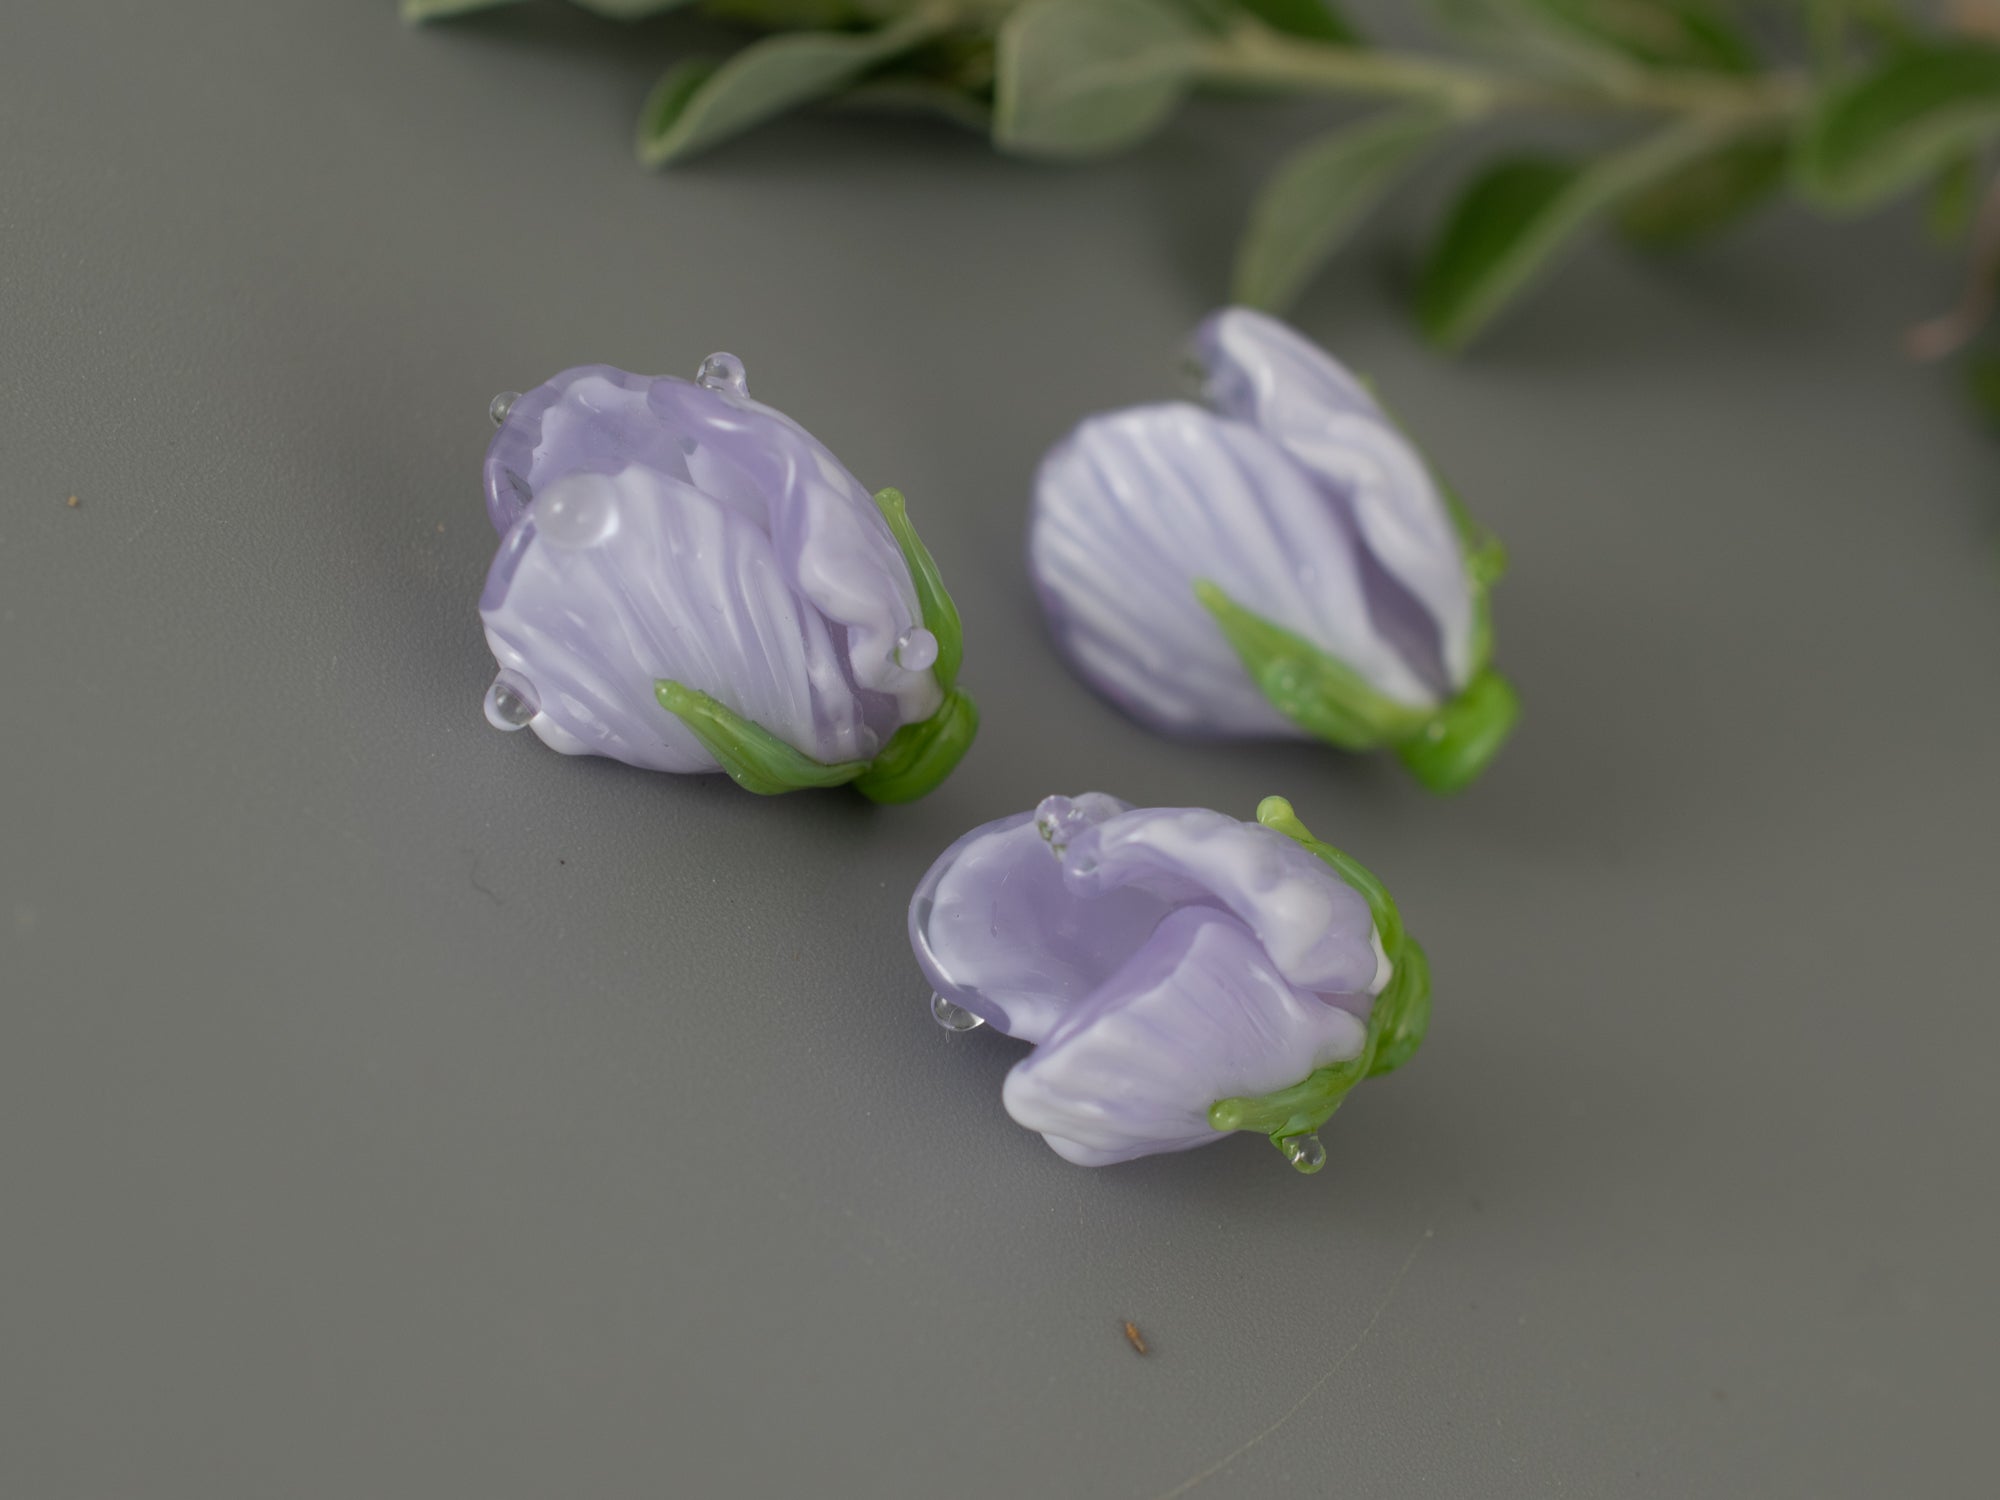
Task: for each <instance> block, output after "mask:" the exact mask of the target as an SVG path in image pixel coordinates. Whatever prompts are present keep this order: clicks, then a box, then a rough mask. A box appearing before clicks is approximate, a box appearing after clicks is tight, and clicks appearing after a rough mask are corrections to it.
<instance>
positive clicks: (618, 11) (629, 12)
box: [572, 0, 690, 21]
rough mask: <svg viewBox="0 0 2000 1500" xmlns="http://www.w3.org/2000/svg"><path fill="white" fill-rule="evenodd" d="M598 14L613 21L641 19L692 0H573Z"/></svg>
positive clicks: (676, 8) (678, 7)
mask: <svg viewBox="0 0 2000 1500" xmlns="http://www.w3.org/2000/svg"><path fill="white" fill-rule="evenodd" d="M572 3H574V4H576V5H580V6H582V7H583V8H584V9H585V10H587V11H590V12H592V13H594V14H596V15H600V16H604V17H605V18H607V19H609V20H613V21H641V20H644V19H645V18H646V17H647V16H657V15H659V14H660V13H661V12H662V11H668V10H679V9H680V8H681V7H682V6H683V5H687V4H689V3H690V0H572Z"/></svg>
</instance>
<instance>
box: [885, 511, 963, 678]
mask: <svg viewBox="0 0 2000 1500" xmlns="http://www.w3.org/2000/svg"><path fill="white" fill-rule="evenodd" d="M875 503H876V505H877V506H879V507H880V508H881V511H882V519H883V520H885V521H887V522H888V523H889V530H890V531H892V532H894V533H895V537H896V545H897V546H898V547H900V548H902V551H903V561H904V563H905V564H907V565H908V567H909V570H910V581H911V582H912V583H914V584H915V585H916V587H917V605H918V607H919V608H920V609H921V610H922V612H923V616H924V629H926V630H928V631H929V632H930V633H931V634H932V635H934V636H936V637H937V643H938V654H937V662H936V664H935V665H934V666H933V667H932V668H931V670H932V671H933V672H935V673H936V674H937V680H938V686H939V687H941V688H943V689H944V690H945V691H946V692H947V693H949V692H950V691H951V690H952V687H953V686H954V685H955V684H956V683H957V682H958V668H959V663H960V662H962V661H963V660H964V659H965V629H964V626H963V624H962V622H961V621H960V620H959V617H958V605H957V604H955V603H953V602H952V597H951V592H950V590H948V589H947V588H945V586H944V578H943V576H942V575H940V574H939V572H938V565H937V559H936V558H934V557H932V556H931V549H930V548H928V547H926V546H925V545H924V541H923V538H922V537H920V536H918V535H917V528H916V527H915V526H913V525H911V524H910V513H909V509H908V507H907V506H906V504H905V503H904V500H903V492H902V491H901V490H881V491H878V492H877V494H876V496H875Z"/></svg>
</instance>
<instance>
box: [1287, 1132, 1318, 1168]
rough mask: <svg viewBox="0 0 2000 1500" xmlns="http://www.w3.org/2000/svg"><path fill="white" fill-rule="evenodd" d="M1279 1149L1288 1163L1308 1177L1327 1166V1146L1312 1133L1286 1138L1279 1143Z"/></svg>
mask: <svg viewBox="0 0 2000 1500" xmlns="http://www.w3.org/2000/svg"><path fill="white" fill-rule="evenodd" d="M1278 1149H1279V1150H1280V1151H1282V1152H1284V1153H1285V1160H1286V1161H1288V1162H1290V1163H1291V1164H1292V1165H1293V1166H1294V1167H1296V1168H1297V1169H1298V1170H1299V1171H1301V1172H1304V1173H1305V1174H1306V1175H1307V1176H1311V1175H1312V1174H1313V1173H1314V1172H1317V1171H1318V1170H1319V1169H1320V1168H1321V1167H1323V1166H1325V1165H1326V1146H1325V1144H1324V1143H1323V1142H1322V1141H1321V1140H1320V1138H1319V1137H1318V1136H1316V1135H1314V1134H1312V1133H1311V1132H1310V1131H1308V1132H1307V1133H1306V1134H1304V1135H1288V1136H1286V1137H1285V1138H1284V1139H1283V1140H1282V1141H1280V1142H1278Z"/></svg>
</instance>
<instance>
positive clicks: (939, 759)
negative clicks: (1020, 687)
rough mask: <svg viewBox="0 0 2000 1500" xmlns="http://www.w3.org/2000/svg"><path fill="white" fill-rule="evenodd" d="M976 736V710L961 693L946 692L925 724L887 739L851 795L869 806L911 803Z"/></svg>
mask: <svg viewBox="0 0 2000 1500" xmlns="http://www.w3.org/2000/svg"><path fill="white" fill-rule="evenodd" d="M978 733H979V710H978V708H977V707H976V706H975V705H974V704H973V701H972V700H971V699H970V698H968V697H966V696H965V694H963V693H956V692H954V693H948V694H946V695H945V700H944V703H943V705H942V706H941V707H940V708H939V709H938V711H937V712H936V713H934V714H932V715H931V716H930V717H929V718H928V719H925V720H922V721H921V722H919V723H916V724H905V725H904V726H903V727H902V728H901V729H899V730H897V731H896V732H895V733H894V734H893V735H891V736H890V737H889V743H888V744H886V745H884V746H883V747H882V750H881V753H880V754H878V755H877V756H876V757H875V759H874V760H872V761H870V762H869V763H868V769H867V770H865V771H863V772H862V773H861V774H860V775H859V776H857V777H856V778H855V779H854V790H856V791H857V792H859V793H861V795H862V796H864V797H866V798H868V800H869V801H871V802H914V801H915V800H916V799H917V798H919V797H921V796H923V795H924V794H925V793H926V792H929V791H930V790H931V789H932V788H934V787H936V786H937V785H938V783H939V782H941V781H943V780H944V779H945V777H947V776H949V775H950V774H951V773H952V771H953V770H955V769H956V768H957V766H958V763H959V762H960V761H961V760H963V759H964V758H965V752H966V751H967V750H969V749H970V748H971V747H972V741H973V737H974V736H975V735H977V734H978Z"/></svg>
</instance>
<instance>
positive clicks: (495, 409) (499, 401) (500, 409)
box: [486, 391, 521, 427]
mask: <svg viewBox="0 0 2000 1500" xmlns="http://www.w3.org/2000/svg"><path fill="white" fill-rule="evenodd" d="M520 399H521V393H520V392H519V391H502V392H501V393H500V394H499V395H497V396H495V397H494V398H493V402H492V404H491V405H490V406H488V407H487V408H486V415H487V416H489V417H491V418H492V419H493V425H494V426H495V427H498V426H499V425H500V424H501V423H502V422H505V421H506V420H507V413H508V412H510V411H512V410H513V409H514V403H515V402H516V401H519V400H520Z"/></svg>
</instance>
